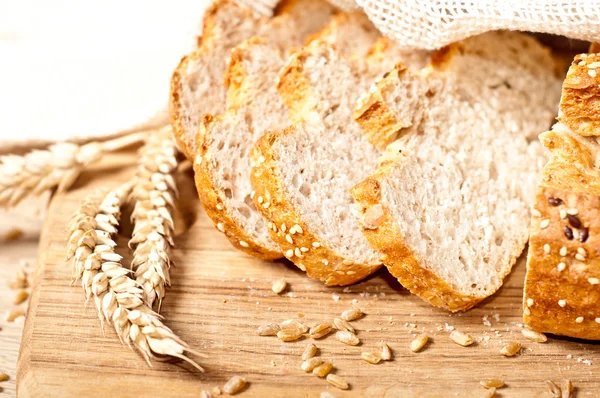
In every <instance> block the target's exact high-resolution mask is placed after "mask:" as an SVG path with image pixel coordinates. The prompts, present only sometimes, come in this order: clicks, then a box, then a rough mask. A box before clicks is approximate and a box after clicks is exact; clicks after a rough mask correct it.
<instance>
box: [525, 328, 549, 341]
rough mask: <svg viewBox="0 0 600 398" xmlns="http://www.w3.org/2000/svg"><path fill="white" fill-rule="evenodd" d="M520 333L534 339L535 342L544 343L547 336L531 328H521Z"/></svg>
mask: <svg viewBox="0 0 600 398" xmlns="http://www.w3.org/2000/svg"><path fill="white" fill-rule="evenodd" d="M521 334H522V335H523V336H524V337H525V338H526V339H528V340H531V341H535V342H536V343H545V342H546V341H548V338H547V337H546V335H545V334H543V333H539V332H536V331H535V330H531V329H521Z"/></svg>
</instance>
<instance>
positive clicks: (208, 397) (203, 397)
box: [200, 390, 213, 398]
mask: <svg viewBox="0 0 600 398" xmlns="http://www.w3.org/2000/svg"><path fill="white" fill-rule="evenodd" d="M200 398H213V394H212V392H210V391H206V390H203V391H202V392H201V393H200Z"/></svg>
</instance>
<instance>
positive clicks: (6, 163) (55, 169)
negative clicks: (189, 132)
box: [0, 133, 146, 207]
mask: <svg viewBox="0 0 600 398" xmlns="http://www.w3.org/2000/svg"><path fill="white" fill-rule="evenodd" d="M145 135H146V134H144V133H134V134H129V135H126V136H123V137H119V138H115V139H113V140H110V141H105V142H90V143H88V144H84V145H77V144H73V143H58V144H54V145H50V146H49V147H48V148H47V149H43V150H39V149H36V150H33V151H31V152H28V153H26V154H25V155H24V156H17V155H4V156H0V207H11V206H15V205H17V204H18V203H19V202H20V201H21V200H22V199H24V198H25V197H27V196H30V195H39V194H41V193H42V192H45V191H47V190H49V189H53V188H58V191H59V192H62V191H65V190H67V189H68V188H69V187H70V186H71V185H72V184H73V183H74V182H75V180H76V179H77V177H78V176H79V174H80V173H81V171H82V170H83V169H85V168H86V167H87V166H89V165H90V164H91V163H94V162H96V161H98V160H99V159H100V158H101V157H102V156H103V155H104V154H105V153H107V152H110V151H114V150H117V149H120V148H123V147H125V146H129V145H132V144H134V143H136V142H139V141H141V140H142V139H143V137H144V136H145Z"/></svg>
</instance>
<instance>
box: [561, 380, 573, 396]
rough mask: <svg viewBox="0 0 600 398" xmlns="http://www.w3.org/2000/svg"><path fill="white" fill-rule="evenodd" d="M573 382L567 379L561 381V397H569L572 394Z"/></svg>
mask: <svg viewBox="0 0 600 398" xmlns="http://www.w3.org/2000/svg"><path fill="white" fill-rule="evenodd" d="M573 390H574V388H573V383H571V380H569V379H567V380H565V381H563V383H562V386H561V392H562V395H561V398H571V397H572V396H573Z"/></svg>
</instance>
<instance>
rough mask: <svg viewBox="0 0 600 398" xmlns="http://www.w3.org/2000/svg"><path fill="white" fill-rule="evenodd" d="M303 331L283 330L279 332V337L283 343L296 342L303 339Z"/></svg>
mask: <svg viewBox="0 0 600 398" xmlns="http://www.w3.org/2000/svg"><path fill="white" fill-rule="evenodd" d="M302 335H303V333H302V330H300V329H282V330H280V331H279V332H277V337H278V338H279V340H281V341H286V342H288V341H296V340H299V339H301V338H302Z"/></svg>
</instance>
